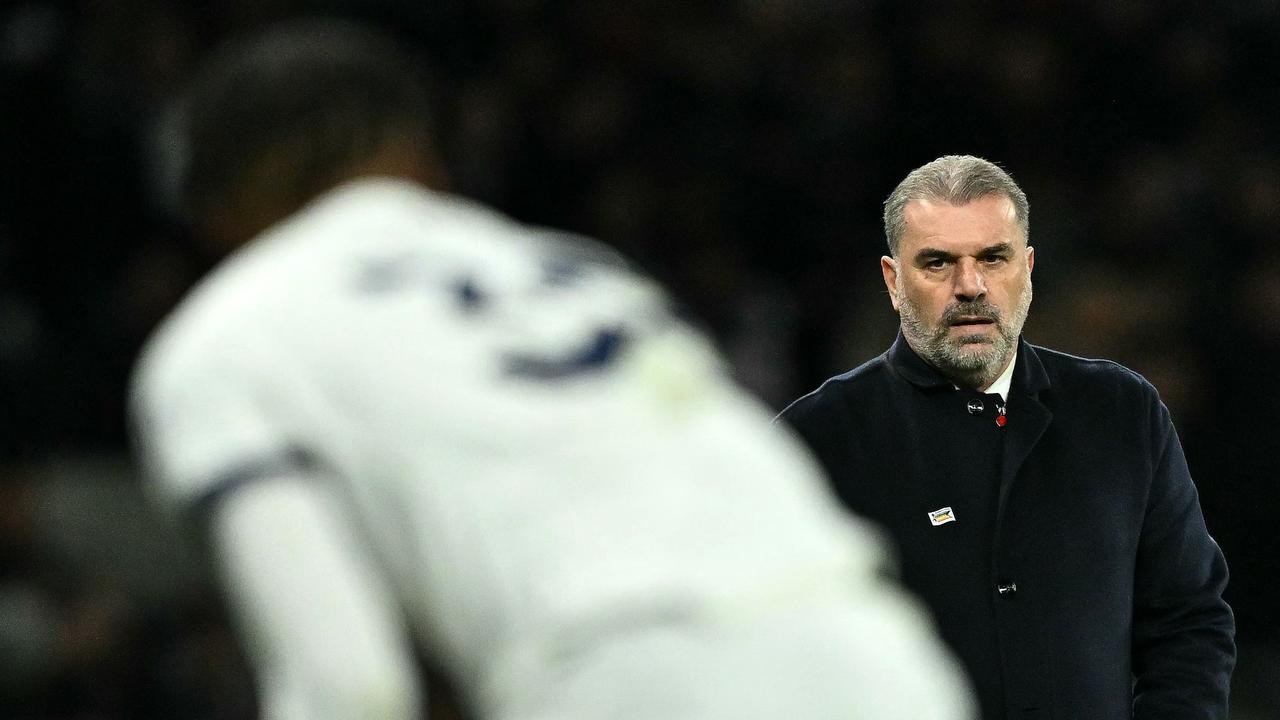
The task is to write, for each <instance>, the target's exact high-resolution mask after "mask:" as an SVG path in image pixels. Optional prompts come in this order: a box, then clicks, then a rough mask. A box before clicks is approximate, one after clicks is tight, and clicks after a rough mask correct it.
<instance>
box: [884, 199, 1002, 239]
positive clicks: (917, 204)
mask: <svg viewBox="0 0 1280 720" xmlns="http://www.w3.org/2000/svg"><path fill="white" fill-rule="evenodd" d="M902 217H903V225H904V227H903V233H902V244H903V247H902V248H900V249H901V251H903V252H908V251H909V248H912V249H914V248H916V247H918V246H920V245H922V244H928V245H930V246H934V245H955V246H957V247H958V248H962V247H968V246H975V247H985V246H988V245H996V244H1000V243H1008V244H1010V245H1012V246H1014V247H1019V248H1021V247H1024V246H1025V245H1026V240H1027V239H1026V237H1025V235H1024V233H1023V232H1022V228H1021V227H1020V226H1019V225H1018V213H1017V210H1016V208H1015V207H1014V204H1013V201H1012V200H1010V199H1009V198H1007V197H1005V196H1004V195H997V194H989V195H983V196H982V197H978V198H974V199H973V200H970V201H969V202H967V203H952V202H949V201H946V200H937V199H932V198H918V199H915V200H911V201H910V202H908V203H907V204H906V205H905V206H904V207H903V213H902Z"/></svg>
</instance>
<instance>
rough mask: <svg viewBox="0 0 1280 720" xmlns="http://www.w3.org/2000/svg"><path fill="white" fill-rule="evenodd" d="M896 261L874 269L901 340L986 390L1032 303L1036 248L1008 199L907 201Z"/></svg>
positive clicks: (1008, 356) (1008, 357) (957, 377)
mask: <svg viewBox="0 0 1280 720" xmlns="http://www.w3.org/2000/svg"><path fill="white" fill-rule="evenodd" d="M903 217H904V219H905V220H906V230H905V231H904V233H903V235H902V239H901V241H900V243H899V246H898V255H897V258H891V257H888V256H886V257H883V258H881V259H880V268H881V271H882V272H883V274H884V282H885V286H886V287H887V288H888V290H889V297H890V298H891V299H892V300H893V307H894V309H895V310H897V311H898V315H899V316H900V317H901V320H902V334H903V336H904V337H905V338H906V340H907V343H908V344H909V345H910V346H911V348H912V349H913V350H915V351H916V353H917V354H918V355H920V357H922V358H924V359H925V360H926V361H927V362H928V363H929V364H931V365H933V366H934V367H936V368H938V369H939V370H941V371H942V372H943V373H944V374H946V375H948V376H950V377H951V378H952V379H953V380H956V381H958V382H959V383H960V384H962V385H967V386H970V387H974V388H978V389H981V388H985V387H986V386H987V385H989V384H990V383H991V382H992V381H994V380H995V379H996V377H998V376H999V375H1000V373H1001V372H1002V371H1003V370H1004V369H1005V367H1006V366H1007V365H1008V364H1009V362H1010V361H1011V360H1012V359H1013V354H1014V352H1016V349H1017V341H1018V335H1019V334H1021V332H1022V324H1023V323H1024V322H1025V321H1026V319H1027V311H1028V309H1030V307H1031V268H1032V266H1033V265H1034V264H1035V251H1034V249H1033V248H1030V247H1028V246H1027V244H1026V238H1024V237H1023V236H1022V231H1021V229H1019V227H1018V223H1017V217H1016V215H1015V213H1014V209H1013V203H1012V202H1011V201H1010V200H1009V199H1008V198H1006V197H1003V196H1000V195H986V196H983V197H981V198H978V199H976V200H973V201H972V202H970V203H969V204H968V205H961V206H954V205H950V204H948V203H946V202H935V201H930V200H912V201H911V202H909V203H907V206H906V208H904V212H903Z"/></svg>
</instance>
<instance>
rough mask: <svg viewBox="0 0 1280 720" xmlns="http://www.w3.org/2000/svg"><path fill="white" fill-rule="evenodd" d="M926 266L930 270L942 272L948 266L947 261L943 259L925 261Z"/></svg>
mask: <svg viewBox="0 0 1280 720" xmlns="http://www.w3.org/2000/svg"><path fill="white" fill-rule="evenodd" d="M924 266H925V267H926V268H928V269H929V270H941V269H942V268H944V267H946V266H947V261H946V260H943V259H942V258H934V259H932V260H927V261H925V264H924Z"/></svg>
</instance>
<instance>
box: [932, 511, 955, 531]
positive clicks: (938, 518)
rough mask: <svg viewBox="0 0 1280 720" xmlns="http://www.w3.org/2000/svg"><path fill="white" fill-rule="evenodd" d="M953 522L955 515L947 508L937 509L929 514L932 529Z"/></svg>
mask: <svg viewBox="0 0 1280 720" xmlns="http://www.w3.org/2000/svg"><path fill="white" fill-rule="evenodd" d="M955 521H956V514H955V512H953V511H952V510H951V508H949V507H944V508H938V509H937V510H931V511H930V512H929V522H931V523H933V526H934V527H937V526H939V525H946V524H947V523H949V522H955Z"/></svg>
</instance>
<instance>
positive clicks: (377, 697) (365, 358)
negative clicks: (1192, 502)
mask: <svg viewBox="0 0 1280 720" xmlns="http://www.w3.org/2000/svg"><path fill="white" fill-rule="evenodd" d="M414 78H415V73H414V68H413V67H412V64H411V63H408V62H406V61H405V60H404V59H402V56H401V55H400V54H399V52H398V51H397V49H396V48H395V47H393V46H392V45H391V44H390V43H389V42H388V41H387V40H385V39H383V38H380V37H379V36H376V35H373V34H370V33H369V32H367V31H364V30H359V29H355V28H352V27H349V26H345V25H335V24H307V25H297V26H290V27H288V28H285V29H282V30H277V31H275V32H272V33H269V34H267V35H265V36H260V37H257V38H254V39H251V40H249V41H247V42H243V43H240V44H236V45H233V46H231V47H229V48H227V49H225V50H224V51H223V52H221V53H220V54H219V55H217V56H216V58H215V59H214V60H213V61H212V62H211V63H210V64H209V65H208V66H207V67H205V68H204V70H203V72H202V73H201V75H200V76H199V78H198V79H197V80H196V82H195V83H194V84H193V86H192V88H191V89H190V91H189V93H187V94H186V95H185V96H184V98H183V99H182V100H181V101H180V102H179V103H178V104H177V105H176V108H175V111H174V114H173V117H172V122H171V124H170V125H169V135H168V142H169V143H170V144H171V145H170V147H169V151H170V156H171V159H172V160H173V161H174V162H175V163H176V164H174V165H172V166H171V171H172V173H171V178H172V180H173V181H174V183H175V187H176V188H177V189H178V191H179V192H178V193H177V197H178V198H179V199H180V200H181V207H182V208H183V209H184V210H185V211H186V213H187V214H188V216H189V217H190V219H192V220H193V221H194V227H195V228H196V229H197V230H198V231H199V232H200V233H201V234H202V236H203V237H205V238H207V239H208V240H210V241H211V242H213V243H214V245H215V246H217V247H220V248H221V249H223V250H224V251H226V252H228V253H232V252H233V251H234V252H233V254H232V255H231V257H230V258H228V259H227V260H226V261H225V262H224V263H223V264H222V265H221V266H220V267H218V268H217V269H216V270H215V271H214V272H213V273H212V274H211V276H210V277H208V278H207V279H206V280H205V281H204V282H203V283H202V284H201V285H200V286H199V287H197V288H196V289H195V290H194V291H193V292H192V293H191V295H190V297H189V298H187V299H186V300H185V302H184V303H183V304H182V305H181V306H180V307H179V308H178V310H177V311H176V312H175V313H174V315H173V316H172V317H171V318H170V319H169V320H168V321H167V322H166V323H165V324H164V325H163V326H162V327H161V328H160V329H159V331H158V332H157V333H156V336H155V337H154V338H153V340H152V341H151V343H150V345H149V347H148V349H147V350H146V351H145V353H144V356H143V358H142V360H141V361H140V364H139V367H138V370H137V375H136V378H135V384H134V388H133V398H132V401H133V409H134V412H135V421H136V422H135V428H136V432H137V440H138V446H139V449H140V451H141V453H142V456H143V457H144V459H145V461H146V463H147V465H148V469H149V471H150V473H149V474H150V475H151V476H152V477H154V479H155V481H156V486H157V488H158V490H159V493H158V494H159V496H160V497H162V498H163V499H164V502H165V503H166V504H168V505H169V506H171V507H174V508H177V509H178V510H180V511H182V512H183V513H185V514H186V515H187V516H188V517H192V518H195V519H197V521H198V522H200V523H201V524H203V525H206V526H207V528H208V531H209V540H210V542H211V544H212V548H213V550H214V557H215V558H216V561H217V564H218V569H219V572H220V574H221V577H222V578H223V580H224V581H225V582H226V586H227V588H228V591H229V595H230V597H231V599H232V603H233V605H234V610H235V614H236V617H237V621H238V623H239V625H240V628H241V630H242V632H243V637H244V638H245V640H246V644H247V647H248V649H249V652H250V656H251V659H252V661H253V662H254V664H255V667H256V670H257V677H258V681H259V687H260V690H261V697H262V707H263V714H264V716H265V717H269V718H282V719H292V718H298V719H302V718H306V719H307V720H317V719H323V718H335V719H336V718H379V719H388V718H409V717H416V716H418V714H419V713H420V712H421V704H422V702H421V690H420V689H419V685H418V682H417V679H416V677H415V675H416V670H415V665H414V663H413V660H412V658H413V654H412V648H413V647H414V646H419V647H422V648H424V649H425V651H426V653H427V654H428V655H429V656H430V657H431V658H432V659H433V660H434V661H435V662H436V663H438V664H439V665H440V666H441V667H442V668H444V669H445V671H446V672H447V673H448V674H449V675H450V677H451V678H452V680H453V682H454V684H455V685H456V686H457V687H458V688H459V692H460V694H461V696H462V699H463V700H464V701H465V704H466V705H467V706H468V708H469V710H470V712H471V713H472V714H474V715H476V716H477V717H480V718H513V719H517V718H518V719H521V720H524V719H534V718H545V719H547V720H553V719H554V720H574V719H577V718H624V719H625V718H637V719H641V718H654V719H655V720H656V719H661V720H677V719H681V718H684V719H689V720H693V719H700V718H734V719H736V720H743V719H751V718H759V719H761V720H763V719H765V718H781V717H803V718H809V719H810V720H814V719H820V718H833V719H834V718H872V719H883V720H889V719H893V720H902V719H904V718H913V719H917V720H919V719H937V720H944V719H946V720H949V719H952V718H966V717H969V716H970V712H971V710H970V708H971V705H970V700H969V697H968V694H967V691H966V690H965V689H964V688H963V685H962V683H961V681H960V680H959V678H958V676H957V673H956V670H955V668H954V666H953V664H952V662H951V661H950V659H949V658H947V657H946V656H945V655H944V653H943V651H942V650H941V649H940V647H941V646H940V643H939V642H938V641H937V640H936V639H935V637H934V636H933V635H932V634H931V631H930V630H929V627H928V623H927V621H926V620H925V619H924V618H923V617H922V616H921V615H920V613H919V612H918V611H917V609H916V607H915V605H914V604H912V603H911V602H910V601H908V600H907V599H905V598H904V597H903V596H901V595H900V594H899V593H898V592H897V591H896V590H894V589H893V588H892V587H891V586H889V585H886V584H885V583H884V582H882V580H881V579H880V577H879V570H880V566H881V563H882V556H881V553H880V550H879V549H878V548H877V545H876V543H875V541H874V540H873V539H872V538H871V537H869V536H868V535H867V534H866V532H865V531H864V530H863V529H862V527H861V526H860V525H859V524H858V523H857V522H856V521H854V520H851V519H849V518H848V517H847V516H845V515H844V514H842V512H841V511H840V510H839V509H837V506H836V505H835V504H834V503H833V501H832V500H830V499H829V498H828V496H827V495H826V494H825V491H824V490H823V489H822V488H823V487H824V483H823V481H822V479H821V478H820V477H819V476H818V474H817V471H816V470H815V469H814V466H813V465H812V464H811V463H810V461H809V460H808V458H807V456H806V455H804V454H803V453H802V451H800V450H798V449H797V445H796V444H795V443H794V442H793V441H792V440H791V438H790V437H789V436H786V435H783V434H780V431H778V430H777V429H776V428H773V427H771V426H770V413H769V412H768V411H767V410H765V409H764V408H762V407H760V406H758V405H757V403H756V402H754V401H753V400H751V399H750V398H748V397H747V396H746V395H745V394H744V393H742V392H741V391H739V390H737V389H736V388H735V387H734V386H733V385H732V384H731V383H730V381H729V380H728V375H727V374H726V373H725V371H724V369H723V368H722V367H721V363H720V361H719V360H718V358H717V356H716V355H715V354H714V353H713V352H712V350H711V349H710V348H709V347H708V344H707V342H706V341H705V340H704V339H703V338H702V337H701V336H700V335H698V334H697V333H696V332H694V331H692V330H691V329H690V328H689V327H687V326H686V325H684V324H682V323H681V322H680V321H678V320H677V319H675V318H674V317H673V316H672V315H671V314H670V313H669V312H668V309H667V305H666V300H665V298H664V296H663V294H662V292H661V291H660V290H659V289H658V288H656V287H655V286H654V285H653V284H651V283H650V282H649V281H647V280H645V279H644V278H642V277H639V276H637V275H636V274H633V273H632V272H630V271H629V270H627V269H626V268H625V267H624V265H623V263H621V262H620V261H619V260H618V259H617V258H616V257H615V256H614V255H612V254H611V253H610V252H609V251H607V250H605V249H603V248H601V247H599V246H597V245H595V244H592V243H590V242H588V241H586V240H582V239H579V238H575V237H570V236H568V235H566V234H563V233H557V232H552V231H548V230H544V229H538V228H533V227H527V226H523V225H520V224H517V223H515V222H513V221H512V220H509V219H507V218H505V217H503V216H501V215H499V214H498V213H496V212H494V211H492V210H489V209H486V208H484V207H481V206H479V205H476V204H473V203H470V202H468V201H465V200H463V199H460V198H458V197H453V196H450V195H447V194H444V193H443V192H441V191H440V188H442V187H443V182H442V178H443V173H442V172H441V170H440V167H439V164H438V163H437V161H436V159H435V157H434V154H433V152H432V145H431V140H430V134H429V131H428V129H427V128H426V126H425V124H424V122H423V118H424V117H425V116H426V110H427V107H426V106H427V102H426V100H425V99H424V93H423V90H422V89H421V86H420V85H419V83H418V81H417V80H415V79H414Z"/></svg>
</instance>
